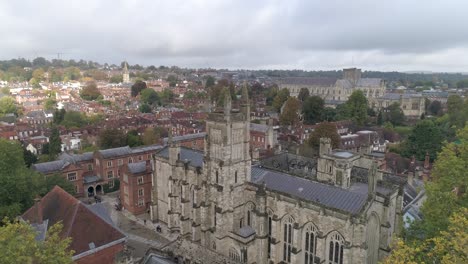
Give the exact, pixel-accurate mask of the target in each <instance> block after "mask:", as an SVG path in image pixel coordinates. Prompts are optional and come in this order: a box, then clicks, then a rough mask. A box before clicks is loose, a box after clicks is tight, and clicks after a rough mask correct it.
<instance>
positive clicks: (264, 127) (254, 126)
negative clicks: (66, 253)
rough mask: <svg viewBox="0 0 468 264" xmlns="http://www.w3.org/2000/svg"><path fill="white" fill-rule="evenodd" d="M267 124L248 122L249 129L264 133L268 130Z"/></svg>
mask: <svg viewBox="0 0 468 264" xmlns="http://www.w3.org/2000/svg"><path fill="white" fill-rule="evenodd" d="M268 127H269V126H267V125H262V124H255V123H250V130H251V131H258V132H262V133H266V132H267V131H268Z"/></svg>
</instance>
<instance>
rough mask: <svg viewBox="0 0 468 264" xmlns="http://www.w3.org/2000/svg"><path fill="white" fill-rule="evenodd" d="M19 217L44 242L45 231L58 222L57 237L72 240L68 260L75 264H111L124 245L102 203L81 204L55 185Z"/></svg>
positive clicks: (119, 233)
mask: <svg viewBox="0 0 468 264" xmlns="http://www.w3.org/2000/svg"><path fill="white" fill-rule="evenodd" d="M21 218H22V219H23V220H25V221H27V222H29V223H30V224H32V225H33V227H34V228H36V229H37V230H38V232H39V234H38V238H39V239H45V237H46V236H47V230H48V228H50V227H51V226H53V225H54V224H55V223H57V222H59V221H61V222H62V224H63V229H62V232H61V233H60V236H61V238H63V239H64V238H67V237H70V238H71V239H72V242H71V244H70V247H69V249H70V250H73V251H74V255H73V257H72V260H73V261H74V262H75V263H79V264H88V263H89V264H92V263H102V264H107V263H109V264H111V263H114V262H115V260H116V255H117V254H118V253H119V252H121V251H122V250H123V249H124V245H125V243H126V236H125V235H124V234H123V233H121V232H120V231H119V230H118V229H117V228H115V226H114V225H113V223H112V220H111V219H110V217H109V215H108V214H107V211H106V210H105V207H103V205H102V204H100V203H97V204H94V205H85V204H83V203H82V202H80V201H79V200H77V199H76V198H75V197H73V196H72V195H70V194H68V193H67V192H66V191H64V190H63V189H61V188H60V187H58V186H55V187H54V188H53V189H52V190H51V191H50V192H49V193H47V194H46V195H45V196H44V197H43V198H42V199H41V200H40V201H38V202H37V203H36V204H35V205H34V206H33V207H31V208H29V209H28V210H27V211H26V212H25V213H24V214H23V215H22V216H21Z"/></svg>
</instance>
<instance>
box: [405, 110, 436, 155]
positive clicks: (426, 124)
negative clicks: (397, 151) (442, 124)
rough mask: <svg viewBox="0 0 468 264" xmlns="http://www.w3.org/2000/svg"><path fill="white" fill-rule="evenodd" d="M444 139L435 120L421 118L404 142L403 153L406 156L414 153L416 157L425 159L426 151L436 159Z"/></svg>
mask: <svg viewBox="0 0 468 264" xmlns="http://www.w3.org/2000/svg"><path fill="white" fill-rule="evenodd" d="M442 140H443V137H442V133H441V132H440V129H439V127H437V126H436V125H435V124H434V122H433V121H431V120H428V119H424V120H421V121H419V122H418V123H417V124H416V126H415V127H414V128H413V129H412V130H411V133H410V134H409V136H408V139H407V140H406V141H405V142H404V144H403V155H404V156H406V157H411V156H413V155H414V156H415V157H416V159H418V160H424V158H425V156H426V153H429V156H430V157H431V160H434V159H435V158H436V157H437V153H438V152H439V151H440V149H441V147H442Z"/></svg>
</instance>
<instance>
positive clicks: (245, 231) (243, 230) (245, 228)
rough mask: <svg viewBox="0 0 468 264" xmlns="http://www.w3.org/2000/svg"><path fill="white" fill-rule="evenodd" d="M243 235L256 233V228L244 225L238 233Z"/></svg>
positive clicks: (247, 235)
mask: <svg viewBox="0 0 468 264" xmlns="http://www.w3.org/2000/svg"><path fill="white" fill-rule="evenodd" d="M238 234H239V235H240V236H241V237H244V238H246V237H249V236H251V235H253V234H255V230H254V229H253V228H252V227H250V226H243V227H242V228H241V229H239V233H238Z"/></svg>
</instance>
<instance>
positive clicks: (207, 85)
mask: <svg viewBox="0 0 468 264" xmlns="http://www.w3.org/2000/svg"><path fill="white" fill-rule="evenodd" d="M215 83H216V80H215V78H214V77H213V76H211V75H208V77H207V78H206V83H205V88H210V87H213V86H214V85H215Z"/></svg>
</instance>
